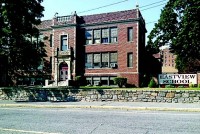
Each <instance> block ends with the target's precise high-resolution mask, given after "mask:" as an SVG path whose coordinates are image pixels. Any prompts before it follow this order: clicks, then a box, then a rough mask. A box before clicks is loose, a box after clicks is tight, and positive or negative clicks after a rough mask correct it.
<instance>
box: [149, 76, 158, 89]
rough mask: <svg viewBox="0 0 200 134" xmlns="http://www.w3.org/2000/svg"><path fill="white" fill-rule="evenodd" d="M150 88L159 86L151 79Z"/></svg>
mask: <svg viewBox="0 0 200 134" xmlns="http://www.w3.org/2000/svg"><path fill="white" fill-rule="evenodd" d="M148 87H150V88H153V87H157V84H156V82H155V80H154V79H153V78H151V80H150V82H149V84H148Z"/></svg>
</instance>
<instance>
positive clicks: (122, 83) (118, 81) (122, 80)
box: [114, 77, 127, 88]
mask: <svg viewBox="0 0 200 134" xmlns="http://www.w3.org/2000/svg"><path fill="white" fill-rule="evenodd" d="M114 83H115V84H117V85H118V86H119V87H120V88H122V87H123V86H126V84H127V78H123V77H116V78H114Z"/></svg>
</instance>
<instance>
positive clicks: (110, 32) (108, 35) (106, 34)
mask: <svg viewBox="0 0 200 134" xmlns="http://www.w3.org/2000/svg"><path fill="white" fill-rule="evenodd" d="M117 36H118V29H117V27H112V28H102V29H94V30H86V31H85V39H86V43H85V44H86V45H88V44H99V43H116V42H117V38H118V37H117Z"/></svg>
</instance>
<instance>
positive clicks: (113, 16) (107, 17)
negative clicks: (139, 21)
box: [82, 9, 137, 24]
mask: <svg viewBox="0 0 200 134" xmlns="http://www.w3.org/2000/svg"><path fill="white" fill-rule="evenodd" d="M82 18H83V20H84V22H85V24H93V23H101V22H111V21H119V20H129V19H135V18H137V11H136V9H133V10H125V11H118V12H110V13H102V14H94V15H87V16H82Z"/></svg>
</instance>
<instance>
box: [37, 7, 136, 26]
mask: <svg viewBox="0 0 200 134" xmlns="http://www.w3.org/2000/svg"><path fill="white" fill-rule="evenodd" d="M78 17H79V18H80V19H81V21H80V23H81V24H95V23H103V22H115V21H121V20H130V19H136V18H137V10H136V9H133V10H125V11H117V12H109V13H101V14H93V15H86V16H78ZM53 22H54V21H53V19H52V20H44V21H42V22H41V24H40V25H38V26H37V27H38V28H39V29H48V28H51V26H52V25H53ZM55 24H56V23H54V25H55ZM63 24H66V23H63Z"/></svg>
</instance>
